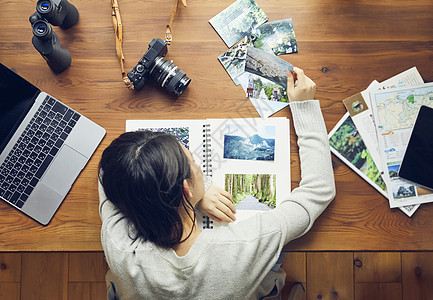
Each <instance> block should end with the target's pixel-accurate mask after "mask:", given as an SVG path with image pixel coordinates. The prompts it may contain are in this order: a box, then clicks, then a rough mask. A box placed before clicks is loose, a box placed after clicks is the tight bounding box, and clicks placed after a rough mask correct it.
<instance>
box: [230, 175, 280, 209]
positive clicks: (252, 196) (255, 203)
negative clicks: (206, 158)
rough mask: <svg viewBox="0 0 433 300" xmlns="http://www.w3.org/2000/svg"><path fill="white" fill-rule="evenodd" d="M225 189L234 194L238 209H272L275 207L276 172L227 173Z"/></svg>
mask: <svg viewBox="0 0 433 300" xmlns="http://www.w3.org/2000/svg"><path fill="white" fill-rule="evenodd" d="M224 179H225V184H224V185H225V190H226V191H227V192H229V193H230V194H231V195H232V196H233V204H234V205H235V206H236V209H237V210H270V209H273V208H275V206H276V203H277V200H276V195H277V194H276V175H275V174H226V175H225V178H224Z"/></svg>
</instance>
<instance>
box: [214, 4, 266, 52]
mask: <svg viewBox="0 0 433 300" xmlns="http://www.w3.org/2000/svg"><path fill="white" fill-rule="evenodd" d="M267 20H268V17H267V16H266V14H265V12H264V11H263V10H262V9H261V8H260V7H259V6H258V5H257V3H256V2H255V1H254V0H237V1H236V2H234V3H233V4H232V5H230V6H229V7H227V8H226V9H224V10H223V11H222V12H220V13H219V14H218V15H216V16H215V17H213V18H212V19H210V20H209V23H210V24H211V25H212V26H213V28H214V29H215V31H216V32H217V33H218V34H219V35H220V37H221V38H222V39H223V41H224V42H225V43H226V45H227V47H231V46H233V45H234V44H236V43H237V42H239V41H240V40H241V39H243V38H244V37H246V36H249V35H251V33H252V31H253V30H254V29H255V28H257V27H258V26H260V25H261V24H263V23H265V22H266V21H267Z"/></svg>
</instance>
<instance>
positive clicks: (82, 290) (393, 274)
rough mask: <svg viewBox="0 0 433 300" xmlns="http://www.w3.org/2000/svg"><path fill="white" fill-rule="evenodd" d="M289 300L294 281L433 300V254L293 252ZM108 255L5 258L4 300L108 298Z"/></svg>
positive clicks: (311, 295) (316, 289) (345, 295)
mask: <svg viewBox="0 0 433 300" xmlns="http://www.w3.org/2000/svg"><path fill="white" fill-rule="evenodd" d="M283 268H284V269H285V270H286V273H287V278H286V286H285V288H284V290H283V295H284V296H285V298H283V299H287V296H288V294H289V293H290V289H291V286H292V284H293V283H294V282H302V284H303V285H304V286H305V287H306V291H307V293H306V296H307V297H306V299H311V300H312V299H322V300H325V299H354V300H360V299H367V300H376V299H377V300H379V299H380V300H388V299H389V300H399V299H404V300H406V299H407V300H428V299H433V252H290V253H287V254H286V258H285V260H284V263H283ZM106 270H107V265H106V263H105V260H104V256H103V253H102V252H48V253H41V252H22V253H0V299H2V300H18V299H23V300H29V299H31V300H33V299H34V300H39V299H40V300H51V299H52V300H58V299H63V300H66V299H74V300H76V299H80V300H99V299H106V296H105V295H106V289H105V282H104V276H105V272H106Z"/></svg>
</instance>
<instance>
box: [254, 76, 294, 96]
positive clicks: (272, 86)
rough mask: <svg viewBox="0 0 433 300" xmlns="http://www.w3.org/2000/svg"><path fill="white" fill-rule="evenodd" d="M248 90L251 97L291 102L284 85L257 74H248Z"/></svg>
mask: <svg viewBox="0 0 433 300" xmlns="http://www.w3.org/2000/svg"><path fill="white" fill-rule="evenodd" d="M246 92H247V97H248V98H250V99H251V98H252V99H258V100H268V101H279V102H286V103H289V102H290V101H289V98H288V96H287V92H286V89H285V88H284V87H282V86H281V85H279V84H276V83H274V82H272V81H270V80H267V79H266V78H263V77H260V76H258V75H255V74H250V75H249V76H248V86H247V91H246Z"/></svg>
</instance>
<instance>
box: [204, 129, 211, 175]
mask: <svg viewBox="0 0 433 300" xmlns="http://www.w3.org/2000/svg"><path fill="white" fill-rule="evenodd" d="M211 149H212V148H211V138H210V124H204V125H203V160H202V161H203V165H202V170H203V173H204V175H206V176H212V153H211V151H212V150H211Z"/></svg>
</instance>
